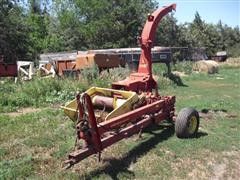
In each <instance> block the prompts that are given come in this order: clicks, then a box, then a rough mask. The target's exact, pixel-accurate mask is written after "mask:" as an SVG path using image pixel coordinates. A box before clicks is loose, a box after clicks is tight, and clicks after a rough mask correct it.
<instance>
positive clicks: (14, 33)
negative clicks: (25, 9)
mask: <svg viewBox="0 0 240 180" xmlns="http://www.w3.org/2000/svg"><path fill="white" fill-rule="evenodd" d="M26 32H28V28H27V26H26V24H25V22H24V19H23V14H22V9H21V7H20V6H18V5H17V3H16V2H15V1H13V0H12V1H11V0H1V1H0V54H3V55H4V57H5V60H6V61H7V62H10V61H16V60H17V59H25V57H26V54H27V48H26V46H27V44H28V40H27V34H26Z"/></svg>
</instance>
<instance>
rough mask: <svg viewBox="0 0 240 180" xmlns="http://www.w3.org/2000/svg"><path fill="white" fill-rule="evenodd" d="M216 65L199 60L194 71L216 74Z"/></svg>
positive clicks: (214, 62)
mask: <svg viewBox="0 0 240 180" xmlns="http://www.w3.org/2000/svg"><path fill="white" fill-rule="evenodd" d="M218 66H219V65H218V63H217V62H216V61H212V60H201V61H197V62H196V63H195V64H194V66H193V70H194V71H199V72H206V73H208V74H215V73H218Z"/></svg>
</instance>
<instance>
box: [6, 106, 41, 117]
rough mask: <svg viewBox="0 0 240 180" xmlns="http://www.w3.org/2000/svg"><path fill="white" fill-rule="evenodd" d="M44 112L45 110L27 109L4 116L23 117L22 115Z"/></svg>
mask: <svg viewBox="0 0 240 180" xmlns="http://www.w3.org/2000/svg"><path fill="white" fill-rule="evenodd" d="M42 110H43V108H33V107H27V108H22V109H19V110H18V111H16V112H9V113H4V114H5V115H8V116H10V117H17V116H21V115H24V114H28V113H34V112H40V111H42Z"/></svg>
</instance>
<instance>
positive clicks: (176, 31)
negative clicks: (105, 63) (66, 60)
mask: <svg viewBox="0 0 240 180" xmlns="http://www.w3.org/2000/svg"><path fill="white" fill-rule="evenodd" d="M156 8H157V3H156V1H154V0H112V1H109V0H101V1H99V0H68V1H65V0H0V48H1V49H0V55H4V57H5V59H6V61H13V60H30V61H33V60H36V59H37V58H38V55H39V54H41V53H46V52H59V51H73V50H87V49H98V48H121V47H136V46H137V45H138V44H137V37H138V36H140V35H141V34H140V33H141V30H142V28H143V25H144V23H145V21H146V16H147V14H148V13H149V12H152V11H153V10H154V9H156ZM155 45H158V46H170V47H171V46H181V47H205V48H206V51H207V54H208V55H209V56H211V55H213V54H214V53H216V52H217V51H222V50H224V51H227V52H228V54H230V55H231V56H240V52H239V51H238V49H240V30H239V27H238V26H237V27H230V26H228V25H226V24H223V23H222V22H221V21H219V22H218V23H217V24H210V23H206V22H205V21H203V20H202V19H201V17H200V15H199V13H198V12H196V14H195V18H194V20H193V22H190V23H184V24H178V23H177V19H176V18H175V17H174V16H173V14H169V15H168V16H166V17H164V19H163V20H162V21H161V23H160V25H159V27H158V30H157V35H156V41H155Z"/></svg>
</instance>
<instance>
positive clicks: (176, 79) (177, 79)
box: [166, 73, 188, 87]
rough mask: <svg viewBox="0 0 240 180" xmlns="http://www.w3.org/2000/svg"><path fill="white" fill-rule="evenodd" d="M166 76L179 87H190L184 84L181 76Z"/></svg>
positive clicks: (170, 74) (171, 74)
mask: <svg viewBox="0 0 240 180" xmlns="http://www.w3.org/2000/svg"><path fill="white" fill-rule="evenodd" d="M166 76H167V77H168V78H169V79H170V80H171V81H172V82H173V83H174V84H176V85H177V86H183V87H188V86H187V85H186V84H184V83H183V82H182V79H181V77H180V76H178V75H176V74H173V73H169V74H166Z"/></svg>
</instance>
